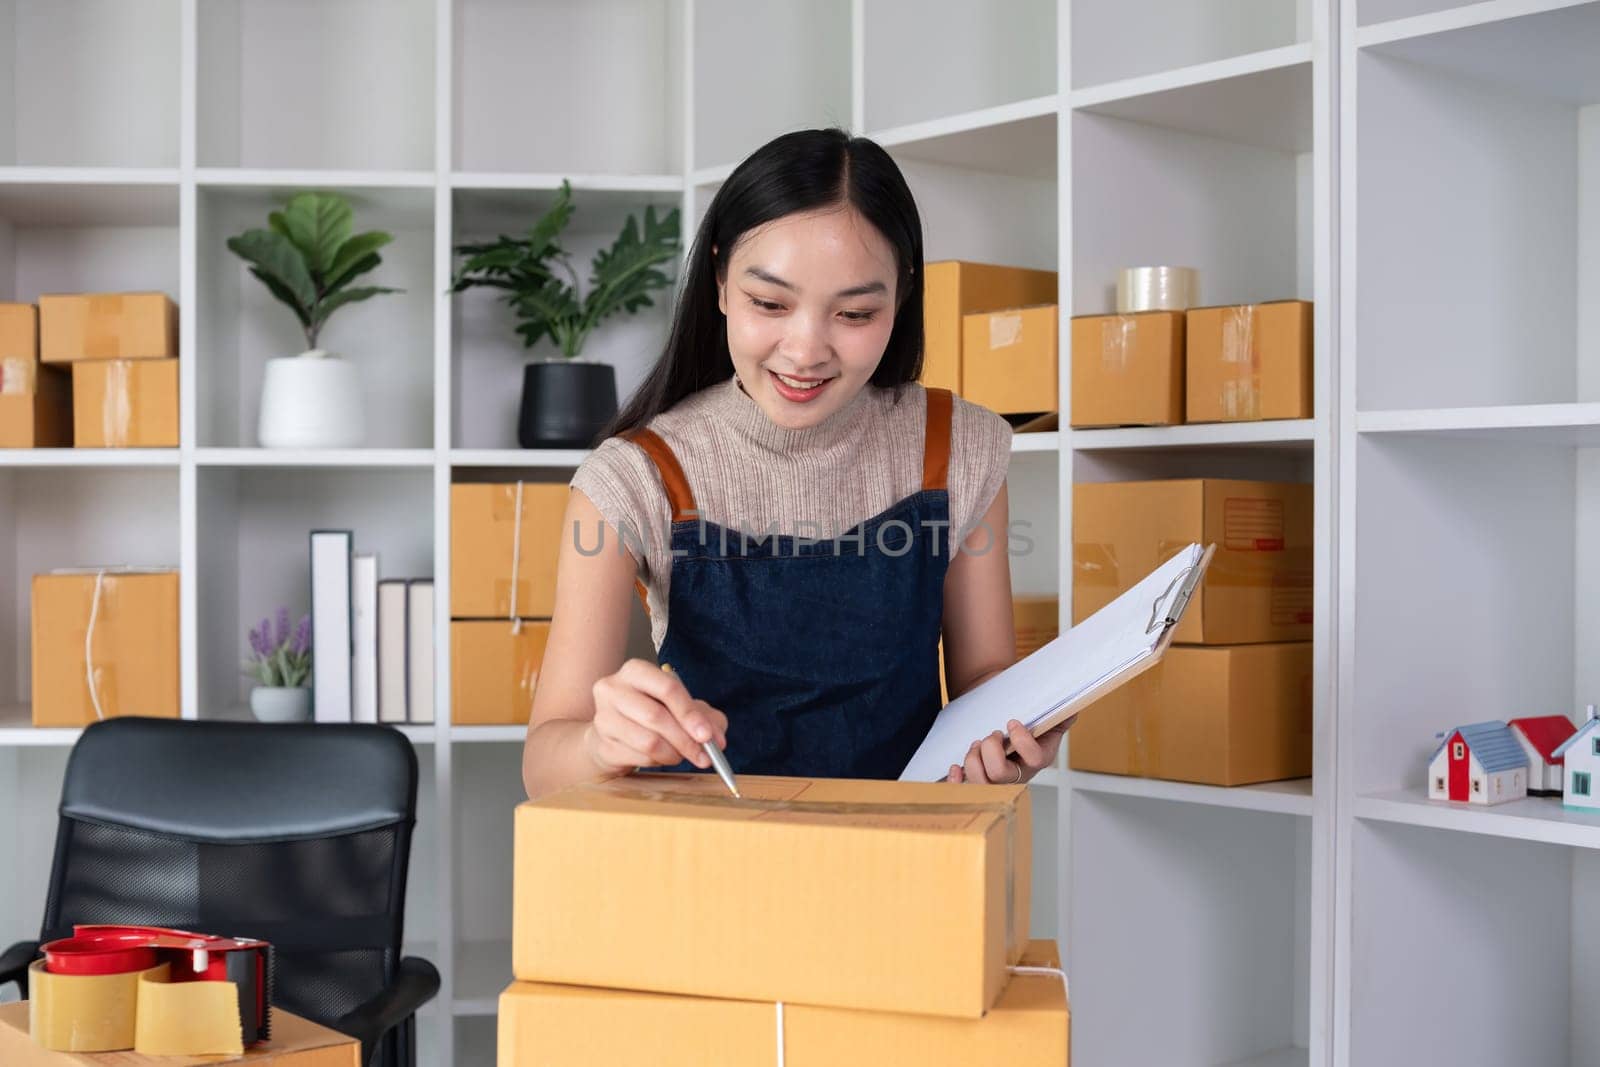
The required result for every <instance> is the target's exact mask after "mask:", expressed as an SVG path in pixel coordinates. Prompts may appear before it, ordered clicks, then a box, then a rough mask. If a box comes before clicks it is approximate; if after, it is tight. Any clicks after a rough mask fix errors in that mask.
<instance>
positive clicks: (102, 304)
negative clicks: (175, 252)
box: [39, 292, 178, 363]
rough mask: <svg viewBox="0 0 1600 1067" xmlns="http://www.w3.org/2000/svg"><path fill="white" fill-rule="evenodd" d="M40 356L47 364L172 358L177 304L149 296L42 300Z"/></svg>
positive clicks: (51, 297) (175, 350) (163, 297)
mask: <svg viewBox="0 0 1600 1067" xmlns="http://www.w3.org/2000/svg"><path fill="white" fill-rule="evenodd" d="M39 354H40V358H41V359H43V360H44V362H46V363H73V362H76V361H78V360H82V359H176V358H177V356H178V305H176V304H174V303H173V302H172V298H171V297H169V296H167V294H166V293H153V292H151V293H63V294H48V295H45V296H41V297H39Z"/></svg>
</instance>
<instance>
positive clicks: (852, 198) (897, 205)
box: [598, 127, 922, 440]
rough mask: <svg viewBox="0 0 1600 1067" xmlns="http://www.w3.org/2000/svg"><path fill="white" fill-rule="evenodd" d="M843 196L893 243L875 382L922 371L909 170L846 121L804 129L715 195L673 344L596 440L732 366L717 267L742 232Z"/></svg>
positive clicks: (740, 170)
mask: <svg viewBox="0 0 1600 1067" xmlns="http://www.w3.org/2000/svg"><path fill="white" fill-rule="evenodd" d="M844 206H849V207H853V208H854V209H855V210H856V211H858V212H859V213H860V214H861V216H862V217H863V218H865V219H866V220H867V222H869V223H871V224H872V225H873V226H874V227H876V228H877V230H878V232H879V233H881V234H883V236H884V238H885V239H887V240H888V242H889V244H890V245H891V246H892V247H893V248H894V252H895V260H896V269H897V277H896V279H895V316H894V329H893V330H892V331H891V332H890V334H889V343H888V345H887V347H885V349H884V352H883V359H882V360H881V361H879V363H878V367H877V370H875V371H874V372H873V374H872V384H873V385H878V386H897V385H901V384H904V383H906V382H911V381H915V380H916V379H917V378H918V377H919V376H920V375H921V373H922V218H921V216H919V215H918V214H917V205H916V201H915V200H914V199H913V198H912V196H911V190H910V188H909V187H908V186H907V185H906V181H905V177H904V176H903V175H902V174H901V173H900V168H899V167H898V166H896V165H895V162H894V160H893V159H891V158H890V157H889V153H888V152H885V151H884V150H883V147H882V146H881V145H879V144H878V143H877V142H876V141H871V140H868V139H867V138H865V137H852V136H851V135H850V133H849V131H847V130H843V129H840V128H838V127H829V128H827V129H818V130H796V131H794V132H792V133H786V134H783V135H782V136H780V137H777V138H774V139H773V140H771V141H768V142H767V143H766V144H764V145H762V146H761V147H760V148H758V149H756V151H755V152H753V153H751V155H750V156H749V157H747V158H746V159H745V160H744V162H742V163H740V164H739V165H738V166H737V167H736V168H734V171H733V173H732V174H730V175H729V176H728V178H727V180H726V181H724V182H723V183H722V186H721V187H720V188H719V189H718V190H717V193H716V195H715V196H713V197H712V198H711V206H710V207H709V208H708V209H707V210H706V214H705V218H704V219H703V220H702V221H701V223H700V228H699V230H698V231H697V232H696V234H695V238H694V245H693V246H692V247H691V248H690V251H689V261H688V270H687V274H686V275H685V278H684V283H683V285H682V286H680V287H679V290H678V299H677V306H676V308H675V310H674V312H673V316H672V332H671V333H670V335H669V336H668V338H667V346H666V349H665V350H664V351H663V352H662V354H661V358H660V359H658V360H657V361H656V365H655V366H654V367H652V368H651V370H650V373H649V374H648V375H646V376H645V379H644V381H643V382H642V383H640V385H639V388H638V389H637V390H635V391H634V393H633V395H632V397H631V398H629V400H628V402H627V404H625V405H624V406H623V408H622V410H621V411H619V412H618V413H617V415H616V417H615V418H613V419H612V420H611V423H610V424H609V425H608V426H607V427H606V428H605V430H604V431H603V432H602V433H601V434H600V437H599V438H598V440H604V439H606V438H608V437H614V436H616V435H617V434H620V433H623V432H625V431H627V430H632V429H635V428H637V427H641V426H644V425H645V424H646V423H648V422H649V421H650V420H651V419H652V418H654V417H655V416H656V415H659V414H660V413H661V412H663V411H666V410H667V409H668V408H670V407H672V406H673V405H674V404H676V403H677V402H678V401H680V400H682V399H683V398H684V397H686V396H688V395H689V394H690V393H695V392H698V391H699V390H701V389H704V388H706V387H707V386H711V385H715V384H716V383H717V382H720V381H726V380H727V379H728V377H729V376H730V375H732V374H733V357H732V355H731V354H730V353H729V351H728V329H727V323H726V321H725V319H724V317H723V315H722V311H721V309H720V308H719V307H718V304H717V277H718V275H719V273H721V272H723V271H725V270H726V269H727V266H728V262H729V260H730V258H731V256H732V254H733V247H734V245H735V244H736V243H737V242H738V240H739V238H740V237H741V236H743V235H744V234H745V233H746V232H748V231H750V230H753V229H755V228H756V227H758V226H761V225H763V224H765V223H768V222H771V221H773V220H775V219H779V218H782V217H784V216H785V215H791V214H794V213H796V212H807V211H818V210H823V209H826V208H830V207H844ZM713 246H714V247H715V248H716V250H717V251H716V253H715V254H713V253H712V251H711V250H712V248H713Z"/></svg>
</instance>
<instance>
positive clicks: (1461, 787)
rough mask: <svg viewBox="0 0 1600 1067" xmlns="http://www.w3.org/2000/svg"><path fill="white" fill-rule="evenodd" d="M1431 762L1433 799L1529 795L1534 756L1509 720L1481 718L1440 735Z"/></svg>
mask: <svg viewBox="0 0 1600 1067" xmlns="http://www.w3.org/2000/svg"><path fill="white" fill-rule="evenodd" d="M1438 737H1439V738H1440V741H1439V747H1438V748H1436V749H1434V750H1433V756H1432V758H1431V759H1429V760H1428V799H1429V800H1457V801H1466V802H1467V803H1469V804H1485V805H1488V804H1503V803H1505V802H1506V801H1508V800H1521V799H1523V798H1524V797H1526V796H1527V795H1528V757H1527V756H1526V755H1525V754H1524V753H1523V751H1522V744H1521V743H1520V742H1519V741H1518V740H1517V739H1516V737H1515V736H1514V735H1513V734H1512V732H1511V728H1510V727H1509V726H1507V725H1506V724H1505V723H1503V722H1479V723H1473V724H1472V725H1470V726H1458V727H1456V728H1455V729H1454V730H1449V731H1447V732H1445V733H1442V734H1439V735H1438Z"/></svg>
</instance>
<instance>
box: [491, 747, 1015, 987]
mask: <svg viewBox="0 0 1600 1067" xmlns="http://www.w3.org/2000/svg"><path fill="white" fill-rule="evenodd" d="M739 788H740V791H741V793H743V794H744V796H743V799H736V798H734V797H732V796H731V795H730V794H729V793H728V791H727V789H726V787H724V786H723V784H722V783H721V781H720V780H719V779H717V778H716V776H715V775H705V774H683V773H672V774H635V775H629V776H626V777H623V778H618V779H613V780H610V781H607V782H599V783H590V784H587V785H582V786H576V787H573V788H570V789H566V790H562V791H560V792H557V793H554V794H551V795H549V796H547V797H542V798H540V799H539V800H535V801H529V802H527V803H524V804H522V805H519V806H518V808H517V811H516V864H515V867H516V879H515V898H514V905H513V920H512V922H513V931H512V969H513V973H514V974H515V975H516V977H517V978H518V979H520V980H523V981H541V982H555V983H559V984H569V985H585V986H606V987H612V988H627V989H638V990H644V991H649V992H663V993H686V994H692V995H695V996H711V997H729V998H734V999H743V1000H768V1001H777V1000H782V1001H786V1002H788V1003H793V1004H818V1005H831V1006H838V1007H856V1008H866V1009H873V1010H880V1011H899V1012H912V1013H919V1014H924V1013H925V1014H934V1015H953V1016H968V1017H977V1016H980V1015H982V1014H983V1012H984V1011H986V1010H987V1009H988V1008H990V1007H991V1006H992V1005H993V1004H994V1001H995V998H996V997H998V996H999V994H1000V990H1001V988H1002V987H1003V986H1004V984H1005V976H1006V967H1007V965H1008V964H1011V963H1015V962H1016V960H1017V958H1018V956H1019V955H1020V954H1021V952H1022V950H1023V948H1024V947H1025V945H1026V943H1027V922H1028V915H1029V893H1030V886H1031V882H1032V857H1031V836H1032V830H1031V808H1030V806H1029V805H1030V801H1029V795H1028V787H1027V786H1025V785H1018V786H992V785H971V784H960V785H957V784H954V783H947V782H937V783H909V782H886V781H860V780H851V779H807V778H777V777H763V776H758V775H741V776H740V777H739Z"/></svg>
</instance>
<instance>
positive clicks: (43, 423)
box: [0, 303, 72, 448]
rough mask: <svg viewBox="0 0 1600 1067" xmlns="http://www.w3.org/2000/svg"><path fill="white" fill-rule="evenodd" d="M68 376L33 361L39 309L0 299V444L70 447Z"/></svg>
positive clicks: (36, 349) (70, 406)
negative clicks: (0, 300) (4, 301)
mask: <svg viewBox="0 0 1600 1067" xmlns="http://www.w3.org/2000/svg"><path fill="white" fill-rule="evenodd" d="M71 446H72V376H71V375H70V374H69V373H67V371H66V369H65V368H63V367H50V366H45V365H44V364H41V363H40V362H39V310H38V308H36V307H34V306H33V305H32V304H4V303H0V448H70V447H71Z"/></svg>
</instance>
